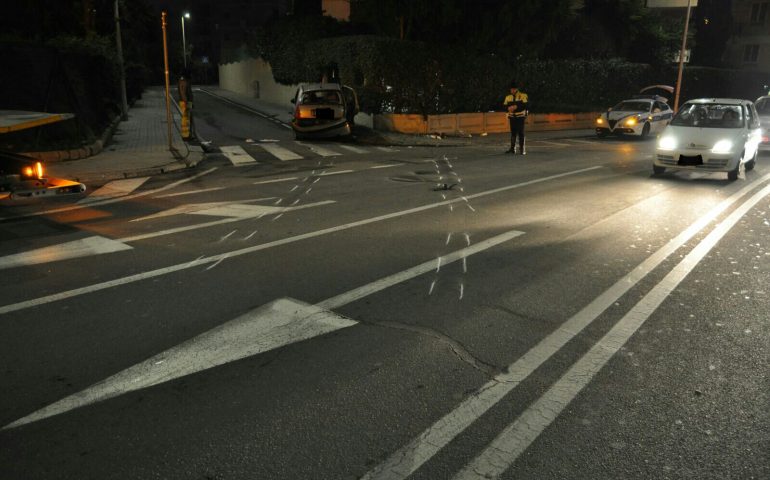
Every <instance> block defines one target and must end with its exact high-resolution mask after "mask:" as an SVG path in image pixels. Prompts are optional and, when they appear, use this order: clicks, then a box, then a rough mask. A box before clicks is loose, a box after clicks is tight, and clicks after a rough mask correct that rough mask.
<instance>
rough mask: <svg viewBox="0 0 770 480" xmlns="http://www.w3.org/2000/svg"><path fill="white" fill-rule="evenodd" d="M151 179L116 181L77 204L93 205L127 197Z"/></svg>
mask: <svg viewBox="0 0 770 480" xmlns="http://www.w3.org/2000/svg"><path fill="white" fill-rule="evenodd" d="M149 178H150V177H140V178H129V179H126V180H114V181H112V182H109V183H107V184H105V185H104V186H103V187H102V188H100V189H98V190H95V191H94V192H92V193H91V195H89V196H87V197H86V198H84V199H83V200H80V201H78V202H77V203H80V204H83V203H92V202H98V201H101V200H107V199H112V198H116V197H125V196H126V195H128V194H129V193H131V192H133V191H134V190H136V189H137V188H139V187H141V186H142V184H143V183H144V182H146V181H147V180H149Z"/></svg>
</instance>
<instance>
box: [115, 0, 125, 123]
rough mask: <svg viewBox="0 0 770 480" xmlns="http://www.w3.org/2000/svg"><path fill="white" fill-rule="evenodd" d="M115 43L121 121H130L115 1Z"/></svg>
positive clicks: (118, 18) (116, 0)
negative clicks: (118, 69)
mask: <svg viewBox="0 0 770 480" xmlns="http://www.w3.org/2000/svg"><path fill="white" fill-rule="evenodd" d="M115 42H116V43H117V49H118V67H119V68H120V119H121V120H123V121H125V120H128V99H127V98H126V69H125V67H124V66H123V40H122V39H121V36H120V8H118V0H115Z"/></svg>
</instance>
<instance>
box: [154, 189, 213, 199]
mask: <svg viewBox="0 0 770 480" xmlns="http://www.w3.org/2000/svg"><path fill="white" fill-rule="evenodd" d="M225 188H226V187H211V188H201V189H200V190H190V191H188V192H179V193H167V194H166V195H156V196H155V197H154V198H168V197H179V196H182V195H193V194H195V193H205V192H215V191H217V190H223V189H225Z"/></svg>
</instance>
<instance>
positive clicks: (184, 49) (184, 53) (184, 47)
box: [182, 12, 190, 69]
mask: <svg viewBox="0 0 770 480" xmlns="http://www.w3.org/2000/svg"><path fill="white" fill-rule="evenodd" d="M185 18H190V12H185V13H184V15H182V60H183V63H184V68H185V69H187V43H186V42H185V38H184V19H185Z"/></svg>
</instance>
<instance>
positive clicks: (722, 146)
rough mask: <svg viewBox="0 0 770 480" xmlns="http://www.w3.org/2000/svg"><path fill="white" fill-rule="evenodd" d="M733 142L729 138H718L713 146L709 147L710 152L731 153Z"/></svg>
mask: <svg viewBox="0 0 770 480" xmlns="http://www.w3.org/2000/svg"><path fill="white" fill-rule="evenodd" d="M732 151H733V142H731V141H730V140H720V141H718V142H717V143H715V144H714V148H712V149H711V153H732Z"/></svg>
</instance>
